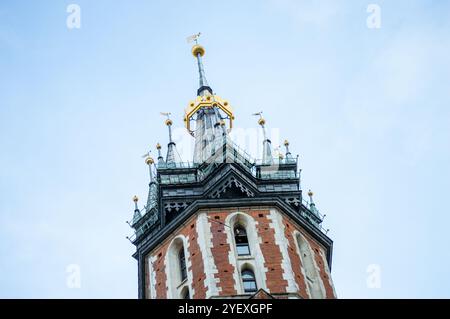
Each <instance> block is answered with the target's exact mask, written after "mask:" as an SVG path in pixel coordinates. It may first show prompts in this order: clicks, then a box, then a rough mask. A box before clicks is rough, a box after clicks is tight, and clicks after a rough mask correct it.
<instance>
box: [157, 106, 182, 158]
mask: <svg viewBox="0 0 450 319" xmlns="http://www.w3.org/2000/svg"><path fill="white" fill-rule="evenodd" d="M161 115H163V116H166V117H167V119H166V121H165V124H166V126H167V127H168V129H169V144H167V156H166V163H167V164H176V163H181V158H180V155H179V154H178V151H177V148H176V144H175V142H174V141H173V140H172V124H173V122H172V120H171V119H170V113H163V112H161Z"/></svg>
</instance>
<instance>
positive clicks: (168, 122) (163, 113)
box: [161, 112, 173, 126]
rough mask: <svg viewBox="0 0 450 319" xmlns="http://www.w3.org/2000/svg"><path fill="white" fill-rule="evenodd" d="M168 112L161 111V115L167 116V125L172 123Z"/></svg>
mask: <svg viewBox="0 0 450 319" xmlns="http://www.w3.org/2000/svg"><path fill="white" fill-rule="evenodd" d="M170 114H171V113H170V112H161V115H162V116H165V117H167V119H166V122H165V123H166V125H167V126H171V125H172V124H173V122H172V120H171V119H170Z"/></svg>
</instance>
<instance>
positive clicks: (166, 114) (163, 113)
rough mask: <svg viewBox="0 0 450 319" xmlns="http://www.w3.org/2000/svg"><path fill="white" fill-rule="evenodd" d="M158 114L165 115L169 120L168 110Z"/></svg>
mask: <svg viewBox="0 0 450 319" xmlns="http://www.w3.org/2000/svg"><path fill="white" fill-rule="evenodd" d="M160 114H161V115H162V116H165V117H167V119H168V120H169V119H170V114H171V113H170V112H160Z"/></svg>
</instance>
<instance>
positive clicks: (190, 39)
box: [186, 32, 202, 44]
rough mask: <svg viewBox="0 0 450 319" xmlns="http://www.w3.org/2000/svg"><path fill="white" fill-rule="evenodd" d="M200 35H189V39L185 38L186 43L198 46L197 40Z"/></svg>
mask: <svg viewBox="0 0 450 319" xmlns="http://www.w3.org/2000/svg"><path fill="white" fill-rule="evenodd" d="M201 34H202V33H201V32H199V33H197V34H194V35H191V36H190V37H187V38H186V41H187V43H192V42H195V44H198V38H199V37H200V35H201Z"/></svg>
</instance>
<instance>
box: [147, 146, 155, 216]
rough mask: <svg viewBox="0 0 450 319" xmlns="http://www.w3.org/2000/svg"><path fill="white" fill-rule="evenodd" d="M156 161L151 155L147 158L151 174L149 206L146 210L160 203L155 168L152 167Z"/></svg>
mask: <svg viewBox="0 0 450 319" xmlns="http://www.w3.org/2000/svg"><path fill="white" fill-rule="evenodd" d="M154 163H155V161H154V160H153V158H152V157H151V156H150V155H149V156H147V157H146V158H145V164H147V165H148V171H149V174H150V183H149V185H148V186H149V190H148V198H147V206H146V207H145V211H146V212H148V211H150V210H151V209H152V208H153V207H156V205H157V204H158V188H157V185H156V178H155V177H154V176H153V169H152V167H153V164H154Z"/></svg>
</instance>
